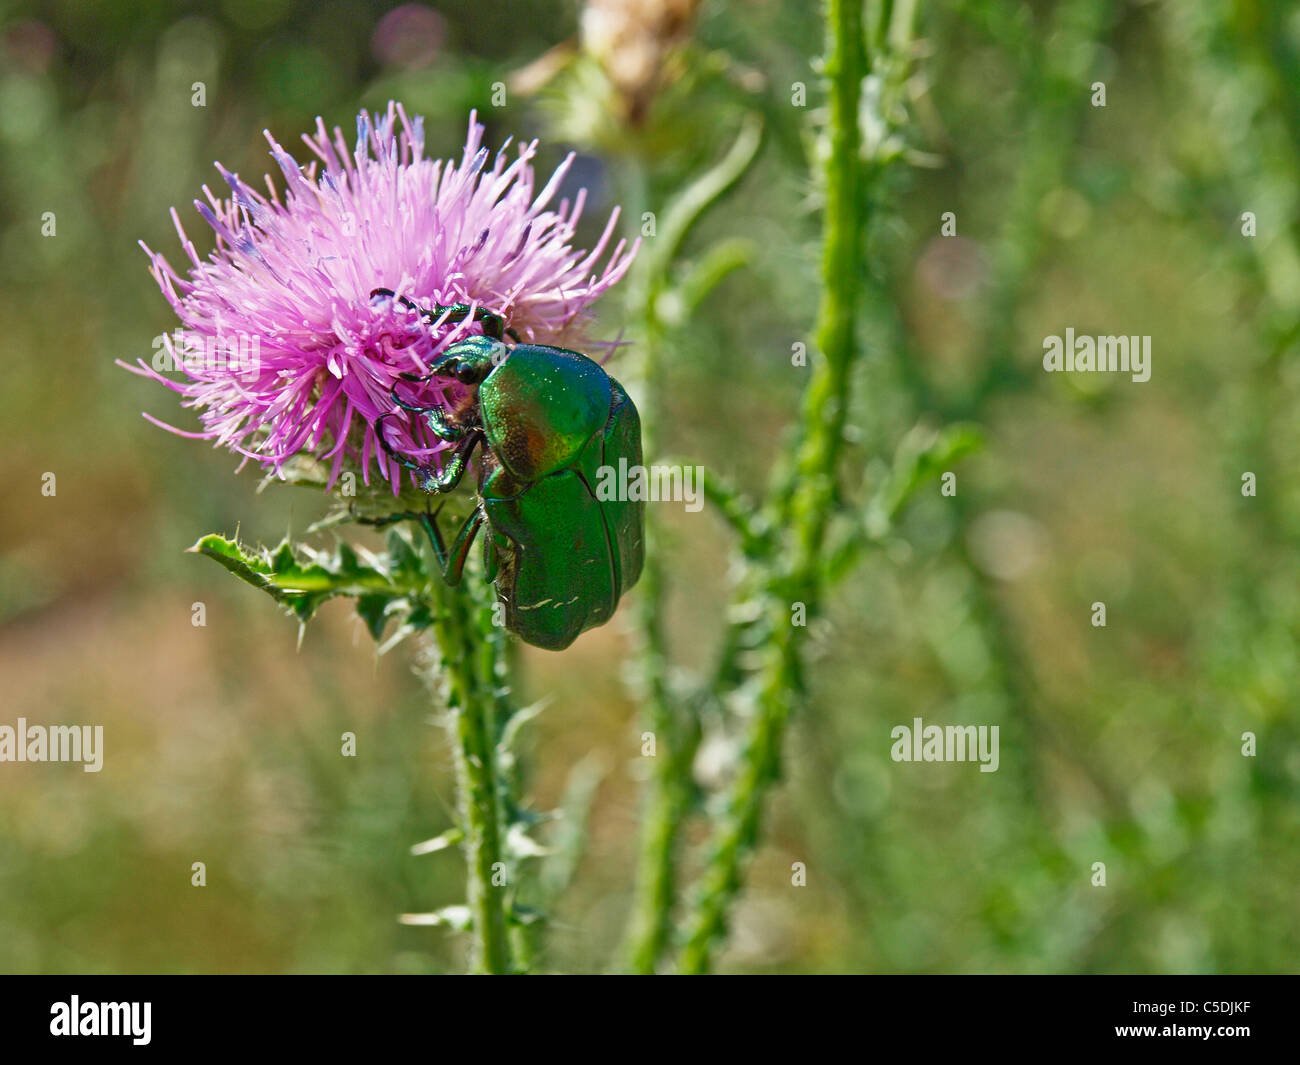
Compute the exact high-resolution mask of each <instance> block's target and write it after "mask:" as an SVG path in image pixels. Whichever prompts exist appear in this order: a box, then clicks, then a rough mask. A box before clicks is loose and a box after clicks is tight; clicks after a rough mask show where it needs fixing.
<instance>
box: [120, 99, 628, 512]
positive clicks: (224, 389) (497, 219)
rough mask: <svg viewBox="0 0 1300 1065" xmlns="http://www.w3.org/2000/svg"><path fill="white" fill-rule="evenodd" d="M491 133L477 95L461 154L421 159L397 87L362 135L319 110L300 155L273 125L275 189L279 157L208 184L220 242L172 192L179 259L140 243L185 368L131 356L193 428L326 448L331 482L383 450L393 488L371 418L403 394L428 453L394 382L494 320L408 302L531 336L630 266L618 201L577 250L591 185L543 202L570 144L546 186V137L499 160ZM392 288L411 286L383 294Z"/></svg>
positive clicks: (434, 445) (561, 333)
mask: <svg viewBox="0 0 1300 1065" xmlns="http://www.w3.org/2000/svg"><path fill="white" fill-rule="evenodd" d="M483 132H484V130H483V127H482V126H481V125H480V124H479V123H478V122H477V120H476V117H475V116H474V115H473V114H471V116H470V121H469V134H468V137H467V140H466V144H465V150H464V153H463V155H462V157H461V160H460V162H459V163H456V162H453V161H445V162H443V161H435V160H432V159H427V158H425V156H424V134H423V128H422V120H421V119H419V118H416V119H414V120H411V119H408V118H407V115H406V113H405V111H404V110H403V109H402V108H401V106H399V105H394V104H389V106H388V110H387V112H386V113H385V114H378V115H375V116H374V118H373V119H372V118H371V116H370V115H368V114H367V113H366V112H362V114H361V115H360V116H359V117H358V120H357V138H356V143H355V146H354V147H353V148H352V149H349V148H348V146H347V143H346V141H345V140H344V137H343V134H342V132H341V131H340V130H338V129H335V130H334V132H333V134H332V135H331V133H330V132H329V131H328V130H327V129H326V127H325V125H324V123H323V122H321V120H320V119H317V122H316V131H315V133H314V134H311V135H306V134H305V135H304V136H303V140H304V142H305V143H306V144H307V147H308V148H309V149H310V150H311V151H312V153H313V154H314V155H315V156H316V159H315V161H313V162H312V163H311V165H309V166H307V167H305V168H302V167H299V166H298V164H297V163H296V162H295V161H294V160H293V158H292V157H291V156H290V155H289V153H288V152H286V151H285V150H284V149H283V148H282V147H281V146H280V145H279V144H278V143H277V142H276V141H275V139H274V138H272V137H271V135H270V134H269V133H268V134H267V140H268V141H269V142H270V145H271V155H272V157H273V158H274V159H275V161H276V163H277V164H278V165H279V168H280V171H281V173H282V174H283V177H284V181H285V191H284V193H283V194H282V195H281V194H280V193H277V191H276V188H275V185H274V183H273V182H272V180H271V178H270V177H269V176H268V177H267V179H266V189H267V191H266V193H265V194H262V193H259V192H257V191H255V190H254V189H253V188H251V187H250V186H249V185H247V184H245V183H244V182H243V181H241V180H240V178H239V177H238V176H237V175H235V174H232V173H230V172H229V171H227V170H226V169H225V168H224V167H222V166H221V165H220V164H218V170H219V171H220V173H221V176H222V177H223V178H224V179H225V181H226V183H227V184H228V185H229V187H230V196H229V198H228V199H222V198H219V197H217V196H215V195H213V193H212V192H211V191H209V190H208V188H207V187H206V186H205V187H204V190H203V191H204V194H205V197H206V202H203V201H195V205H196V207H197V208H198V210H199V213H200V214H201V215H202V216H203V218H204V219H205V220H206V221H207V223H208V224H209V225H210V226H211V227H212V229H213V230H214V231H215V233H216V247H215V249H214V250H213V252H212V253H211V254H210V255H209V256H208V257H207V258H200V256H199V255H198V253H197V251H196V250H195V247H194V245H193V243H191V241H190V240H189V238H188V237H187V236H186V234H185V230H184V228H183V227H182V226H181V222H180V219H179V217H178V216H177V214H176V211H175V210H173V211H172V219H173V222H174V223H175V225H176V230H177V233H178V234H179V236H180V240H181V245H182V247H183V249H184V251H185V254H186V256H187V257H188V259H189V267H188V270H187V271H186V274H185V276H181V275H180V274H178V273H177V272H176V271H175V270H174V269H173V268H172V266H171V264H170V263H168V261H167V260H166V259H165V258H164V257H163V256H162V255H160V254H158V253H157V252H154V251H151V250H150V249H149V248H148V247H145V252H146V253H147V254H148V256H149V260H150V263H151V267H152V273H153V276H154V278H155V279H156V280H157V282H158V284H159V286H160V287H161V289H162V292H163V294H164V296H166V298H167V300H168V302H169V303H170V304H171V305H172V307H173V309H174V310H175V311H176V313H177V315H178V316H179V318H180V320H181V323H182V327H183V329H182V330H181V331H179V332H178V334H177V336H178V338H179V339H178V340H173V339H172V338H164V347H165V351H166V354H167V355H168V356H169V357H170V365H171V366H173V367H174V368H176V369H179V370H182V371H183V375H182V377H180V378H179V379H173V378H168V377H164V376H163V375H162V374H161V373H160V372H158V368H157V360H155V365H153V366H150V365H146V364H144V363H143V362H142V363H140V366H139V370H138V372H141V373H144V374H146V375H148V376H151V377H154V378H156V379H157V380H160V381H162V382H163V383H164V384H166V385H167V386H168V387H169V388H171V389H173V390H174V391H176V392H178V393H179V394H180V395H182V396H183V397H185V399H184V403H183V405H184V406H187V407H192V408H194V409H195V410H196V411H197V412H198V416H199V420H200V422H201V424H202V430H201V431H200V432H197V433H192V434H185V435H192V436H197V437H200V438H203V439H211V440H213V441H215V442H216V444H217V445H220V446H225V447H228V448H230V449H231V450H232V451H235V452H237V453H239V454H241V455H243V456H245V457H246V458H249V459H252V460H255V461H257V462H259V463H262V464H263V465H264V466H265V467H266V468H268V469H271V470H274V471H277V472H278V471H280V470H281V469H282V467H283V466H284V464H285V463H286V462H287V461H288V460H289V459H290V458H292V457H294V456H296V455H299V454H308V455H313V456H315V457H317V458H319V459H322V460H324V461H326V462H327V463H328V464H329V470H330V473H329V480H330V484H331V485H332V484H333V483H334V481H335V480H336V479H337V477H338V475H339V473H340V472H341V470H342V468H343V465H344V463H345V462H351V463H354V464H355V465H356V466H357V467H358V468H359V469H360V470H361V473H362V476H363V478H364V479H365V480H366V481H367V483H368V482H369V479H370V478H369V475H370V466H371V462H372V460H373V461H374V463H375V466H376V468H377V469H378V471H379V474H380V476H381V477H383V478H386V479H387V480H389V481H390V482H391V483H392V486H393V490H394V492H396V491H398V490H399V488H400V485H401V483H402V477H401V470H400V468H399V467H398V465H397V464H396V463H395V462H393V461H392V460H391V458H390V457H389V456H388V455H387V454H385V452H384V450H383V449H382V447H380V445H379V440H378V437H377V435H376V432H377V430H376V422H377V421H378V420H379V419H380V418H381V417H382V416H383V415H385V414H390V413H393V412H395V411H396V412H397V413H395V414H393V416H392V417H389V418H386V419H384V422H383V424H382V431H384V432H385V434H386V438H387V440H388V442H389V444H390V445H391V446H392V447H393V448H394V450H396V451H398V452H400V453H402V454H404V455H408V456H410V457H411V458H412V459H413V460H415V461H418V462H428V461H430V458H431V456H434V455H435V454H436V453H437V452H438V451H440V450H442V449H443V448H445V447H446V446H447V445H446V444H445V443H444V442H443V441H441V440H439V439H437V438H436V437H435V436H434V435H433V434H432V433H431V432H430V431H429V430H428V428H427V426H426V425H425V424H424V422H423V421H422V420H421V419H420V418H419V417H418V416H417V415H415V414H412V413H410V412H408V411H405V410H401V411H399V410H398V408H397V407H396V406H395V405H394V403H393V398H392V390H393V387H394V385H395V384H397V383H398V382H399V380H400V375H402V374H408V375H416V376H418V375H421V374H424V373H426V372H427V369H428V366H429V363H430V361H431V360H432V359H433V357H434V356H435V355H437V354H438V353H439V352H440V351H442V350H443V349H444V348H445V347H446V346H447V345H448V344H450V343H453V342H454V341H456V340H458V339H462V338H464V337H465V336H466V335H469V334H471V333H476V332H479V331H480V329H481V326H480V324H478V323H477V322H476V321H474V320H473V319H472V318H465V319H460V320H456V319H455V318H454V317H452V316H449V315H440V316H438V320H436V321H433V322H430V321H428V320H427V319H425V318H423V317H422V316H421V315H420V314H419V313H417V312H416V311H413V310H412V309H411V308H410V306H409V304H408V302H407V301H409V302H410V303H414V304H416V305H418V306H419V307H421V308H429V307H433V306H434V305H441V306H449V305H452V304H457V303H464V304H469V305H471V306H473V307H475V308H478V307H482V308H484V309H486V310H488V311H490V312H492V313H493V314H496V315H498V316H500V317H501V318H502V319H504V320H505V322H506V324H507V326H509V327H510V328H511V329H513V330H514V331H515V332H516V333H517V334H518V335H519V337H520V339H521V340H523V341H525V342H534V343H564V344H567V345H568V346H577V345H579V344H580V343H585V339H584V337H583V330H584V325H585V323H586V320H587V318H588V317H589V312H588V308H589V306H590V305H591V303H592V301H593V300H595V299H596V298H597V297H598V296H600V295H601V293H603V292H604V291H605V290H606V289H608V288H609V287H610V286H611V285H613V284H615V283H616V282H617V281H618V280H619V279H620V278H621V277H622V276H623V274H624V273H625V272H626V271H627V268H628V266H629V265H630V263H631V260H632V257H633V256H634V255H635V254H636V247H635V246H633V247H632V248H631V249H628V248H627V247H626V244H625V242H624V241H621V240H620V241H619V242H618V244H617V246H616V247H615V248H614V249H613V251H612V253H610V254H609V255H608V257H605V253H606V250H607V248H608V247H609V244H610V242H611V240H612V236H613V232H614V227H615V224H616V222H617V219H618V211H617V209H615V210H614V212H613V213H612V214H611V216H610V218H609V222H608V224H607V225H606V226H605V229H604V232H603V234H602V235H601V237H600V239H599V241H597V243H596V245H595V247H594V248H592V249H591V251H590V252H583V251H576V250H574V248H573V240H574V235H575V229H576V225H577V222H578V219H579V217H580V215H581V214H582V210H583V204H584V201H585V198H586V190H585V189H584V190H582V191H580V192H579V193H578V194H577V196H576V197H575V198H574V200H573V201H572V202H570V201H568V200H561V201H560V202H559V204H558V205H557V206H555V207H554V208H552V207H551V206H550V205H551V204H552V202H553V201H554V200H555V199H556V197H557V193H558V190H559V188H560V185H561V183H562V181H563V179H564V177H565V174H566V173H567V172H568V170H569V167H570V164H571V162H572V159H573V156H572V155H570V156H569V157H568V158H567V159H565V161H564V162H563V163H561V165H560V167H559V168H558V169H557V170H556V171H555V173H554V174H553V175H552V176H551V178H550V180H549V181H547V183H546V185H545V186H544V187H543V188H542V189H541V190H540V191H538V190H537V188H536V183H535V176H534V172H533V167H532V160H533V157H534V155H535V153H536V148H537V145H536V142H533V143H530V144H525V145H521V146H520V147H519V148H518V150H517V152H516V154H515V158H514V159H513V160H510V159H508V158H507V148H508V145H509V142H507V145H506V146H505V147H503V148H502V149H501V150H500V151H499V152H498V153H497V154H496V156H495V159H494V160H491V161H490V160H489V153H488V150H487V149H486V148H484V147H483V146H482V140H483ZM603 257H605V262H604V267H603V270H601V269H597V264H598V263H599V262H600V260H601V259H602V258H603ZM380 288H384V289H389V290H392V291H393V292H395V293H398V294H400V296H401V297H403V299H402V300H394V299H385V298H376V299H372V298H371V293H372V292H373V291H374V290H376V289H380ZM607 346H608V345H607ZM399 395H400V396H401V397H402V398H403V399H404V400H408V401H409V402H411V403H412V404H416V405H421V406H432V405H435V404H436V405H447V406H450V407H456V406H458V405H460V404H462V403H463V402H464V401H465V399H466V391H465V387H464V386H462V385H459V384H457V383H455V382H448V381H442V380H431V381H427V382H414V383H412V382H410V381H409V380H408V381H402V382H401V384H400V386H399ZM151 420H152V419H151ZM158 424H160V425H161V424H162V423H161V422H160V423H158ZM164 428H170V426H164ZM174 431H177V432H179V430H174Z"/></svg>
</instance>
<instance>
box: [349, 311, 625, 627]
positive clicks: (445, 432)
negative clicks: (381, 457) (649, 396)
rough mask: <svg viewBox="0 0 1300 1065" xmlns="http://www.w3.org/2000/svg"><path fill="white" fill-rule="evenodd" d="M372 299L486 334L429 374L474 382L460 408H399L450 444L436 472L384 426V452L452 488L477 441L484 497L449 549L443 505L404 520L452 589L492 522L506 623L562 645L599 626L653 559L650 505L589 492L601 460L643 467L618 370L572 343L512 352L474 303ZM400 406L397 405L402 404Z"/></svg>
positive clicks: (438, 485)
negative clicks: (648, 557) (648, 539)
mask: <svg viewBox="0 0 1300 1065" xmlns="http://www.w3.org/2000/svg"><path fill="white" fill-rule="evenodd" d="M371 299H372V300H376V299H395V300H398V301H399V302H402V303H403V304H405V305H406V306H408V307H410V308H411V309H412V310H414V311H416V312H417V313H418V314H420V315H421V316H422V317H423V318H424V319H425V320H426V321H428V322H432V321H436V320H437V319H438V318H439V317H444V316H445V317H444V320H445V321H450V320H456V319H462V320H463V319H464V318H467V317H469V316H470V315H471V314H472V315H473V317H474V319H475V320H477V321H481V323H482V327H483V335H481V336H470V337H467V338H465V339H464V340H461V341H459V342H458V343H455V344H452V345H451V346H450V347H448V348H447V349H446V351H444V352H442V353H441V354H440V355H439V356H438V357H437V359H436V360H435V361H434V362H433V363H432V364H431V365H430V369H429V372H428V373H427V374H424V375H415V374H403V375H402V377H403V379H405V380H407V381H412V382H424V381H428V380H430V379H432V378H434V377H450V378H453V379H455V380H457V381H459V382H461V383H462V384H465V385H472V386H477V394H476V396H475V399H474V402H473V405H472V406H471V408H470V409H469V410H468V412H466V413H465V414H462V415H460V416H458V417H456V418H454V419H453V418H452V417H451V416H449V414H448V412H447V411H446V410H444V409H442V408H441V407H423V406H418V405H416V404H413V403H411V402H409V401H407V400H405V399H403V398H402V397H401V396H400V395H399V394H398V390H397V387H396V386H394V388H393V389H392V392H391V396H392V399H393V402H394V403H395V404H396V405H397V406H398V407H401V408H402V409H404V410H407V411H410V412H412V413H414V414H417V415H419V416H421V417H422V418H424V420H425V423H426V424H427V425H428V427H429V429H430V431H431V432H432V433H433V434H434V435H435V436H437V437H438V438H439V439H440V440H445V441H447V442H448V443H452V444H455V449H454V450H453V451H452V453H451V457H450V458H449V459H448V460H447V461H446V463H445V464H444V465H443V468H442V470H441V471H440V472H435V471H434V469H433V468H432V467H431V466H428V465H421V464H419V463H417V462H414V461H412V460H411V458H409V457H408V456H406V455H402V454H399V453H398V452H397V451H395V450H394V449H393V448H392V446H391V445H390V444H389V443H388V441H387V440H386V439H385V437H384V432H383V425H382V423H383V421H384V419H385V418H389V417H392V414H385V415H383V416H382V417H380V418H379V419H378V420H377V421H376V423H375V429H376V434H377V435H378V437H379V442H380V444H381V445H382V446H383V448H384V450H385V451H386V452H387V453H388V454H389V455H390V456H391V457H392V458H393V460H394V461H396V462H397V463H398V464H399V465H401V466H402V467H403V468H404V469H408V470H412V471H413V472H414V473H415V475H416V479H417V481H418V483H419V486H420V488H421V489H422V490H423V491H425V492H429V493H441V492H450V491H451V490H452V489H454V488H455V487H456V486H457V485H458V484H459V483H460V479H461V477H462V476H463V475H464V473H465V469H466V466H467V464H468V462H469V459H470V456H471V454H472V453H473V451H474V449H475V448H476V447H477V446H478V445H480V444H482V445H483V447H482V451H481V453H480V457H479V461H478V503H477V505H476V507H475V508H474V511H473V513H472V514H471V515H470V516H469V517H468V518H467V519H466V521H465V523H464V524H463V525H462V526H461V528H460V531H459V532H457V534H456V536H455V539H454V540H453V541H452V544H451V548H450V550H448V548H447V547H446V546H445V544H444V541H443V538H442V534H441V532H440V530H439V528H438V524H437V515H436V512H433V513H423V514H413V513H407V514H402V515H396V516H395V518H411V519H415V520H418V521H419V522H421V524H423V526H424V528H425V530H426V531H427V532H428V534H429V539H430V541H431V542H432V544H433V548H434V552H435V554H436V555H437V558H438V564H439V566H440V568H441V569H442V574H443V577H444V578H445V579H446V581H447V583H448V584H451V585H454V584H457V583H459V581H460V579H461V576H462V574H463V572H464V568H465V560H466V559H467V558H468V557H469V550H470V547H471V545H472V544H473V542H474V538H475V537H476V536H477V535H478V534H479V532H480V530H481V529H482V528H483V527H484V526H486V527H487V532H486V536H485V539H484V571H485V573H486V576H487V579H488V580H490V581H492V582H494V584H495V585H496V593H497V598H498V599H499V601H500V602H501V604H502V606H503V607H504V608H505V623H506V628H508V629H509V630H510V631H511V632H514V633H516V634H518V635H519V636H520V637H522V638H523V639H524V640H525V641H527V642H528V643H530V644H533V645H534V646H536V647H544V648H547V649H549V650H554V651H559V650H563V649H564V648H565V647H568V646H569V644H571V643H572V642H573V641H574V640H575V639H577V637H578V635H579V634H580V633H582V632H585V631H586V630H587V629H590V628H594V627H595V626H597V625H603V624H604V623H605V622H606V621H608V620H609V618H610V617H611V615H613V613H614V608H615V607H616V606H617V605H618V601H619V598H620V597H621V596H622V595H623V593H624V592H626V591H627V590H628V589H629V588H631V587H632V586H633V585H634V584H635V583H636V581H637V578H638V577H639V576H640V575H641V565H642V562H643V561H644V558H645V509H644V508H645V504H644V503H642V502H641V501H639V500H638V501H618V500H607V501H602V500H598V499H597V498H596V495H595V492H594V491H593V486H594V485H595V484H596V479H597V470H599V468H600V467H601V466H617V465H618V462H619V459H626V460H627V463H628V465H629V466H634V465H639V464H640V463H641V420H640V417H639V415H638V414H637V410H636V407H635V406H634V405H633V403H632V400H631V399H629V398H628V395H627V393H626V392H625V391H624V390H623V387H622V385H620V384H619V383H618V382H617V381H615V380H614V378H612V377H610V376H609V374H607V373H606V372H605V371H604V370H603V369H601V367H600V366H599V365H598V364H597V363H595V362H593V361H592V360H591V359H589V358H587V356H586V355H581V354H579V353H578V352H576V351H568V350H566V349H564V348H555V347H548V346H544V345H541V344H523V343H515V344H514V345H513V346H509V345H507V344H506V343H505V341H504V339H503V335H509V336H510V337H511V338H512V339H513V340H516V341H518V335H517V334H516V333H514V331H513V330H504V329H503V324H504V323H503V322H502V321H501V319H500V317H498V316H497V315H495V314H492V313H490V312H488V311H485V310H483V309H482V308H477V309H473V310H471V308H470V307H469V306H467V305H465V304H456V305H454V306H450V307H443V306H436V307H434V308H433V309H432V310H423V309H421V308H419V307H417V306H415V304H413V303H412V302H411V301H410V300H408V299H406V298H405V297H402V296H398V295H396V294H395V293H394V292H392V291H391V290H390V289H376V290H375V291H374V292H372V293H371ZM394 413H395V412H394Z"/></svg>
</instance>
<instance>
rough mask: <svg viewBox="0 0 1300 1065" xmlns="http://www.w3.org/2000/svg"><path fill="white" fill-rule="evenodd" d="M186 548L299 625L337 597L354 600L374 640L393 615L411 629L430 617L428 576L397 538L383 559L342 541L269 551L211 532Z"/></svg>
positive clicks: (391, 539)
mask: <svg viewBox="0 0 1300 1065" xmlns="http://www.w3.org/2000/svg"><path fill="white" fill-rule="evenodd" d="M190 550H191V551H193V552H195V553H196V554H201V555H206V556H207V557H208V558H211V559H213V560H214V561H216V562H217V563H219V564H220V565H222V566H224V567H225V568H226V569H228V570H229V571H230V572H231V573H233V574H235V576H237V577H238V578H239V579H240V580H242V581H245V582H246V583H248V584H251V585H253V587H255V588H260V589H261V590H262V591H264V592H266V593H267V594H268V595H270V596H271V598H273V599H274V600H275V601H276V602H278V603H280V604H281V605H282V606H283V607H284V608H285V609H286V611H288V612H289V613H290V614H292V615H293V616H294V617H296V618H297V619H298V620H299V621H300V622H306V621H308V620H310V619H311V617H312V616H313V615H314V614H315V613H316V611H317V609H318V608H319V607H320V605H321V604H322V603H324V602H325V601H326V600H328V599H332V598H334V597H336V596H352V597H354V598H356V600H357V611H358V613H359V614H360V615H361V617H362V618H363V620H364V621H365V623H366V627H367V628H368V629H369V630H370V633H371V635H372V636H374V637H375V639H376V640H378V639H379V638H380V636H381V635H382V634H383V630H384V628H385V626H386V624H387V621H388V618H389V617H392V616H393V615H394V614H399V615H403V616H405V618H406V621H407V625H408V626H410V625H412V623H414V626H415V627H416V628H423V627H426V626H427V625H428V624H429V620H430V619H431V615H430V612H429V607H428V604H427V603H426V602H425V601H424V595H425V593H426V589H427V587H428V574H427V573H426V572H425V570H424V567H423V564H422V563H421V561H420V556H419V555H418V554H417V553H416V552H415V551H414V549H412V548H411V545H410V543H409V542H408V541H406V540H405V538H403V537H402V536H401V535H400V534H394V535H393V536H390V537H389V550H388V552H387V553H386V554H385V555H383V556H382V557H377V556H374V555H372V554H371V553H370V552H368V551H367V552H364V554H362V553H358V551H357V550H356V549H355V548H353V547H351V546H350V545H349V544H345V543H344V544H339V546H338V547H337V548H336V549H335V550H334V551H333V553H329V552H324V551H316V550H314V549H312V548H310V547H306V546H303V545H299V546H298V547H296V548H295V546H294V545H293V544H291V543H290V542H289V541H288V540H285V541H283V542H282V543H281V544H279V545H278V546H277V547H276V548H275V550H274V551H271V550H268V549H266V548H259V549H250V548H248V547H245V546H244V545H242V544H240V543H239V542H238V541H236V540H228V539H226V538H225V537H224V536H219V535H217V534H215V533H212V534H209V535H207V536H205V537H203V538H202V539H201V540H199V542H198V543H196V544H195V545H194V546H193V547H192V548H190Z"/></svg>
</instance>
